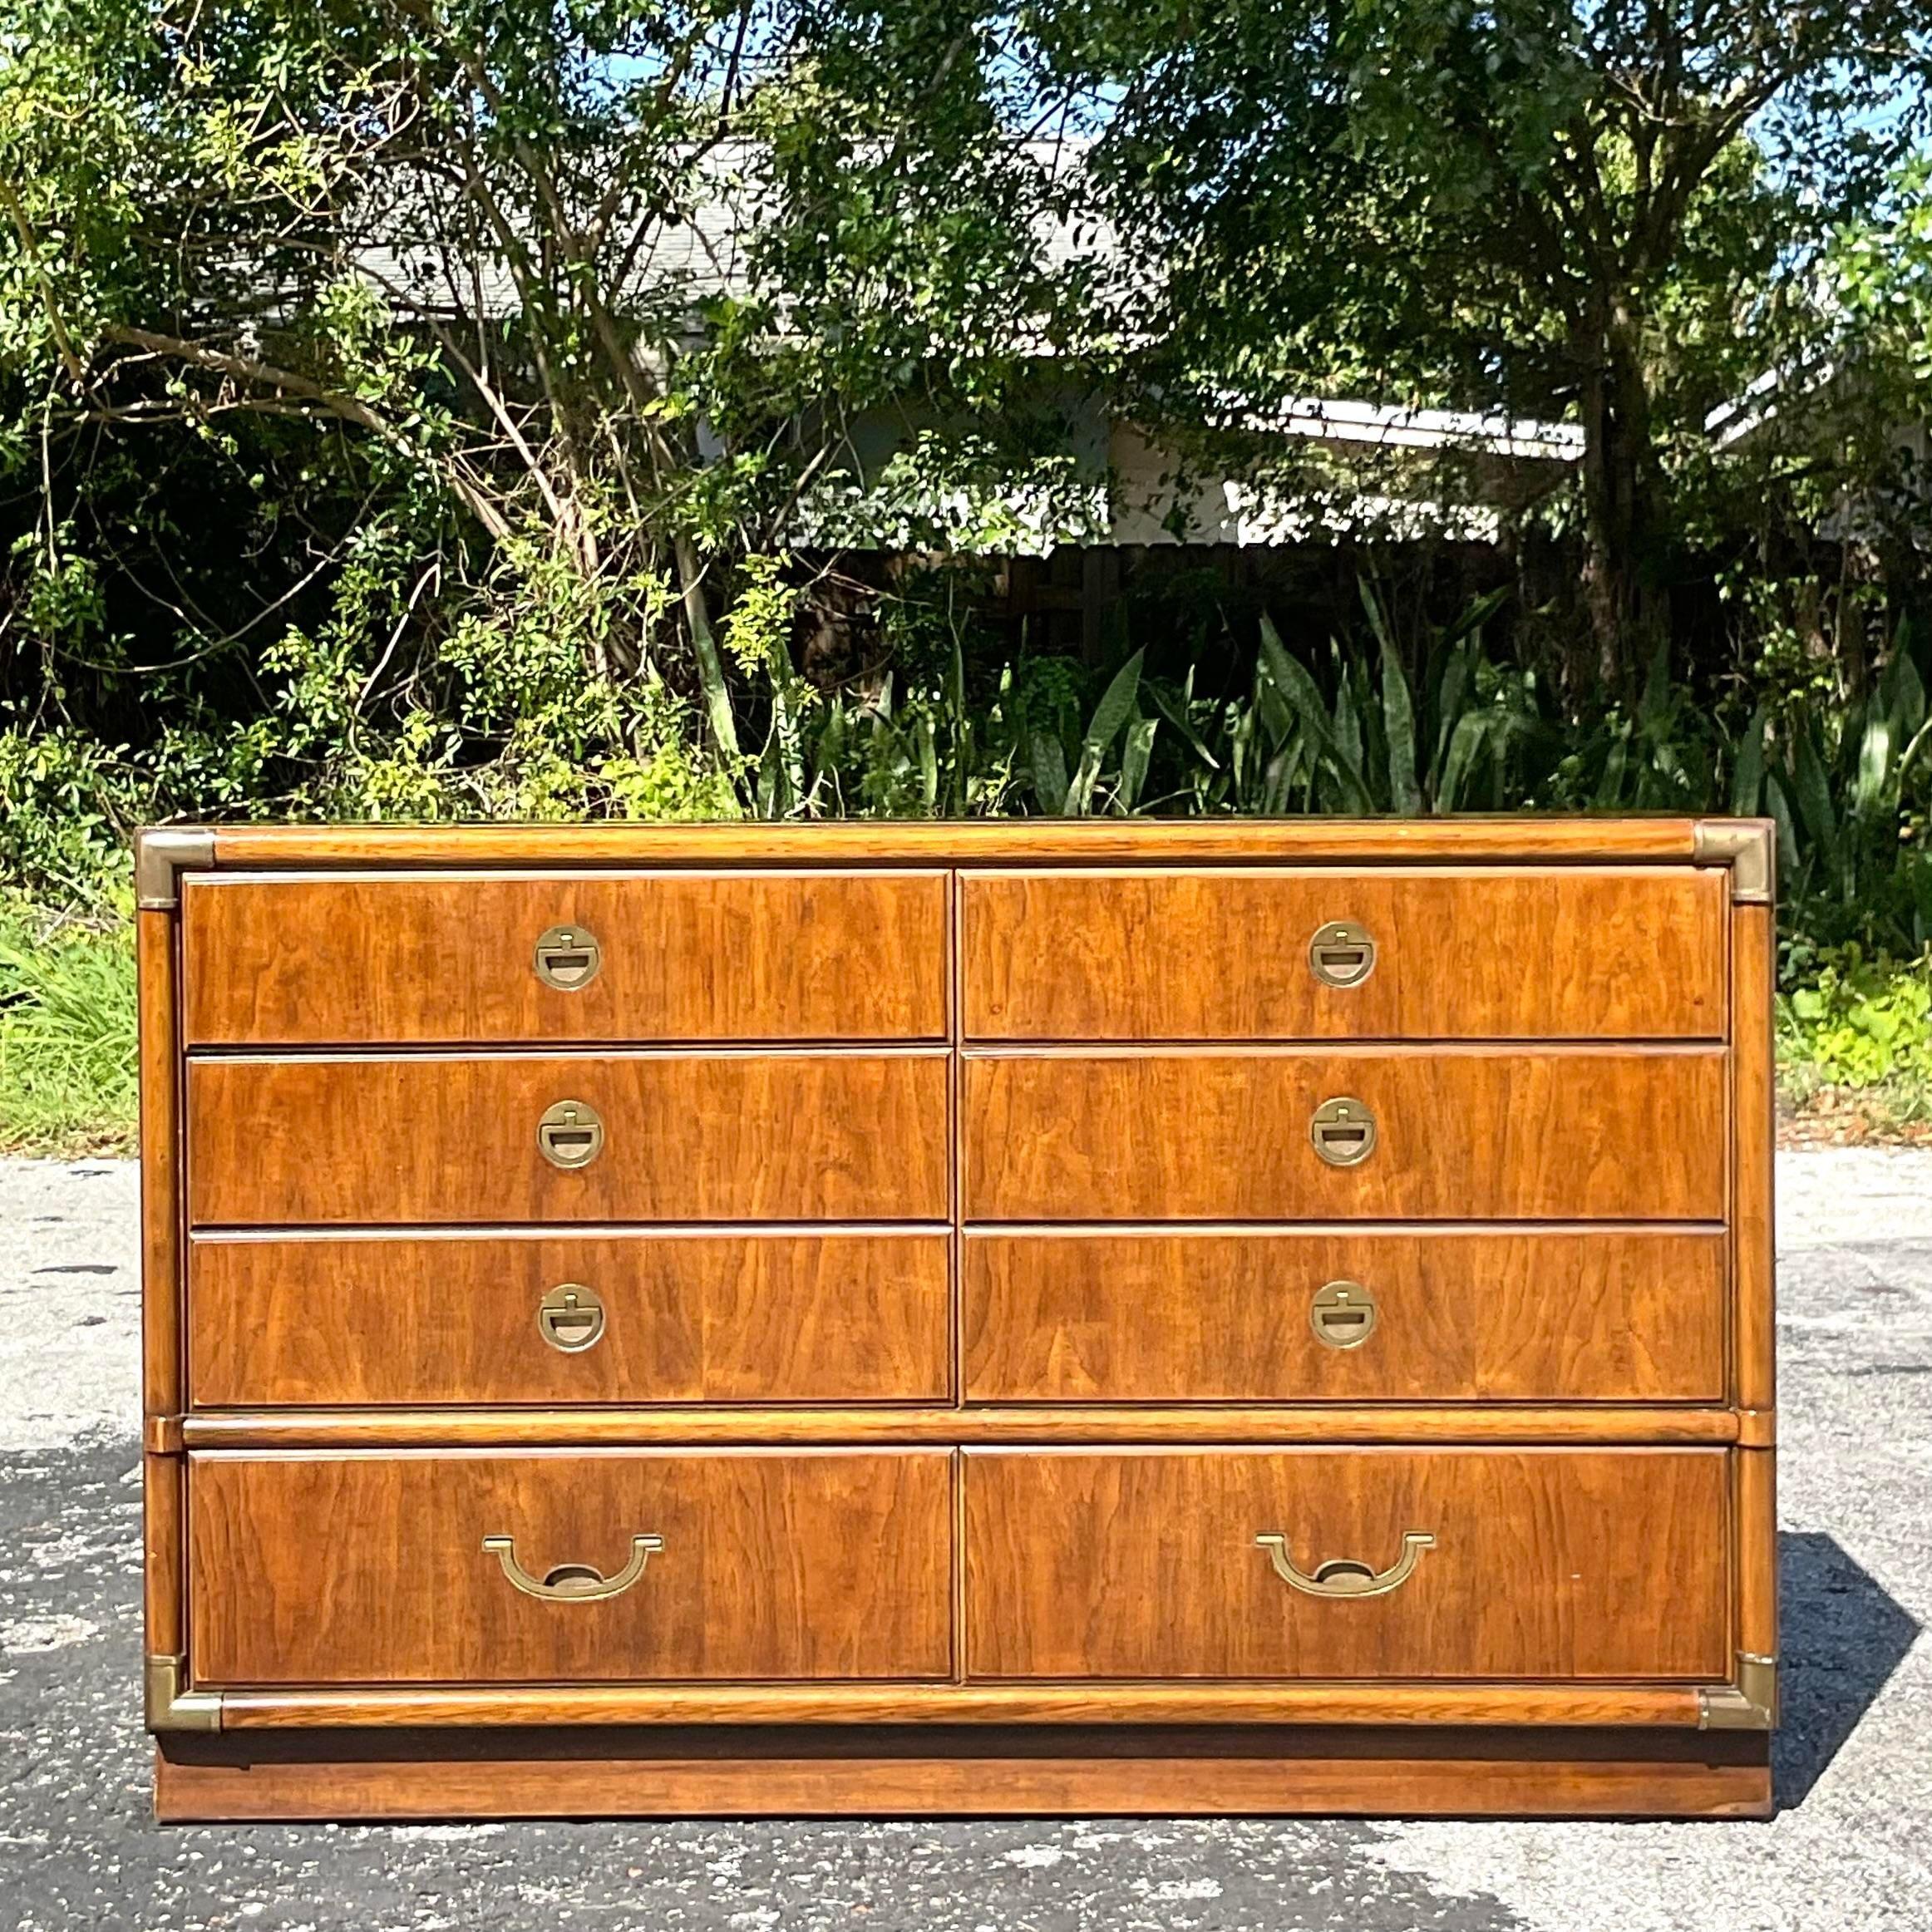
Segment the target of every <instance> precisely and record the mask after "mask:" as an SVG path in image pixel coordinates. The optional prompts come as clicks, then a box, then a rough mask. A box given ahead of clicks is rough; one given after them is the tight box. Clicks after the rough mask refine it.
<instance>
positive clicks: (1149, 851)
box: [142, 816, 1769, 869]
mask: <svg viewBox="0 0 1932 1932" xmlns="http://www.w3.org/2000/svg"><path fill="white" fill-rule="evenodd" d="M1768 834H1769V827H1768V825H1767V823H1766V822H1765V821H1739V820H1726V819H1702V820H1699V819H1692V818H1681V817H1644V818H1633V817H1616V818H1610V817H1600V818H1599V817H1592V816H1565V817H1530V816H1496V817H1476V816H1445V817H1431V818H1412V819H1396V818H1387V819H1336V818H1289V819H1251V818H1243V819H1235V818H1227V819H1135V820H1093V819H1090V820H1056V819H971V820H959V819H954V820H879V819H862V820H854V819H848V820H840V821H830V822H823V823H817V824H796V823H791V824H776V825H774V824H770V823H766V822H762V821H743V820H740V821H729V822H717V823H692V824H653V825H632V824H598V825H535V826H511V825H436V826H367V825H356V826H347V825H327V826H293V825H278V826H265V825H236V826H213V827H207V828H202V827H187V826H170V827H166V828H164V829H162V830H159V831H157V832H151V833H144V834H143V835H142V840H143V845H144V855H145V849H147V848H153V849H155V856H156V857H157V858H158V857H160V855H162V853H163V852H164V851H165V855H166V857H167V859H168V860H169V862H170V863H171V864H173V865H175V866H177V867H181V868H184V869H190V868H198V867H208V866H213V867H217V868H224V867H229V866H264V865H266V866H274V865H317V864H324V865H327V864H335V865H341V864H370V863H377V864H381V863H392V864H416V865H423V864H427V865H475V864H479V863H515V862H518V861H526V862H527V861H539V862H542V863H545V864H556V863H579V864H599V863H602V864H610V863H622V862H624V861H638V860H643V861H649V862H655V863H663V864H683V865H733V864H745V863H762V864H772V863H779V864H783V863H786V862H791V863H797V864H823V863H824V862H826V860H836V861H840V862H843V863H855V864H867V863H870V864H875V865H878V864H888V865H890V864H901V863H919V862H926V863H933V862H938V863H944V864H974V863H1028V862H1041V863H1061V864H1108V863H1115V864H1118V863H1135V862H1140V863H1150V864H1156V865H1173V864H1186V863H1212V862H1215V861H1217V860H1218V861H1249V862H1253V861H1255V860H1279V861H1288V862H1294V861H1301V862H1306V863H1348V862H1357V863H1363V862H1373V861H1378V860H1379V861H1390V860H1394V861H1398V862H1399V861H1402V860H1420V861H1427V862H1436V863H1455V862H1457V861H1465V862H1482V861H1520V862H1536V861H1545V862H1555V863H1560V864H1588V863H1592V862H1597V863H1603V862H1625V863H1630V862H1637V863H1650V864H1668V863H1672V862H1676V863H1678V864H1683V863H1686V862H1696V861H1702V862H1704V863H1712V864H1717V863H1728V862H1730V861H1731V860H1733V859H1735V858H1736V857H1737V855H1738V848H1739V846H1740V845H1746V844H1748V843H1751V842H1752V841H1755V840H1764V839H1766V838H1767V837H1768Z"/></svg>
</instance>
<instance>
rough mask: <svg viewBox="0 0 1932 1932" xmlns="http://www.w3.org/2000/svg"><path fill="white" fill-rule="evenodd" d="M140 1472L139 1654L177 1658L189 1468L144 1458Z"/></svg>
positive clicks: (180, 1461)
mask: <svg viewBox="0 0 1932 1932" xmlns="http://www.w3.org/2000/svg"><path fill="white" fill-rule="evenodd" d="M140 1467H141V1486H140V1498H141V1584H142V1592H141V1649H142V1652H143V1654H145V1655H146V1656H149V1657H179V1656H180V1654H182V1652H183V1651H184V1650H185V1649H186V1648H187V1644H186V1639H185V1632H184V1630H183V1627H182V1618H181V1604H182V1591H181V1570H182V1552H181V1529H182V1515H183V1511H182V1502H183V1497H182V1491H183V1488H184V1487H185V1479H186V1470H187V1464H186V1461H185V1459H184V1458H183V1457H182V1456H179V1455H168V1456H156V1455H148V1456H142V1457H141V1462H140Z"/></svg>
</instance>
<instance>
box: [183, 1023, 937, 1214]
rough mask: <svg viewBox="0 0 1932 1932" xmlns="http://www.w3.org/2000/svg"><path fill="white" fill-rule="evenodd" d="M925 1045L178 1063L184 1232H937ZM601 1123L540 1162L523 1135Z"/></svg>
mask: <svg viewBox="0 0 1932 1932" xmlns="http://www.w3.org/2000/svg"><path fill="white" fill-rule="evenodd" d="M947 1079H948V1066H947V1057H946V1053H945V1050H944V1048H943V1047H940V1048H932V1049H922V1050H919V1051H901V1052H856V1051H851V1052H842V1053H801V1052H788V1053H747V1052H720V1053H687V1052H676V1053H665V1052H632V1053H608V1054H541V1053H538V1054H510V1055H500V1056H477V1057H466V1056H461V1055H447V1054H434V1055H422V1056H407V1055H398V1056H393V1057H391V1056H382V1055H346V1056H340V1057H330V1058H320V1057H313V1058H311V1057H302V1058H293V1059H274V1058H248V1059H214V1060H210V1059H198V1060H193V1061H190V1063H189V1067H188V1198H189V1215H190V1220H191V1221H192V1222H194V1223H197V1224H201V1225H209V1224H226V1225H235V1224H254V1225H263V1224H279V1223H283V1222H289V1221H307V1222H336V1223H355V1224H365V1223H368V1222H397V1223H400V1222H411V1223H426V1222H461V1223H465V1224H475V1223H477V1222H483V1221H491V1220H504V1221H526V1222H527V1221H549V1222H556V1223H574V1222H609V1221H617V1220H638V1221H648V1220H757V1221H763V1220H816V1219H821V1218H822V1219H828V1220H943V1219H944V1217H945V1215H946V1212H947V1205H948V1175H947V1162H946V1154H947V1148H946V1121H947V1110H946V1085H947ZM565 1100H569V1101H576V1102H585V1103H588V1104H589V1106H591V1107H593V1108H594V1109H595V1110H596V1111H597V1112H598V1113H599V1115H600V1116H602V1119H603V1122H604V1146H603V1149H602V1151H601V1152H599V1154H598V1155H597V1156H596V1157H595V1158H594V1160H592V1161H590V1162H589V1165H588V1166H584V1167H581V1168H577V1169H574V1170H564V1169H559V1168H557V1167H554V1166H551V1165H550V1162H549V1161H547V1160H545V1157H544V1156H543V1154H542V1153H541V1152H540V1150H539V1147H538V1143H537V1126H538V1122H539V1121H540V1120H541V1118H542V1117H543V1115H544V1112H545V1109H546V1108H548V1107H549V1106H551V1105H552V1104H553V1103H555V1102H561V1101H565Z"/></svg>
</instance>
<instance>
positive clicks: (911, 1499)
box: [189, 1450, 952, 1684]
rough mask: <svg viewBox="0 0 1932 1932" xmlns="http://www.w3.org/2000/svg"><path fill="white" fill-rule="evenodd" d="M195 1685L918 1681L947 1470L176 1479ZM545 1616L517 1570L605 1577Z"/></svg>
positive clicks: (946, 1631) (261, 1460) (882, 1461)
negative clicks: (643, 1538) (617, 1591)
mask: <svg viewBox="0 0 1932 1932" xmlns="http://www.w3.org/2000/svg"><path fill="white" fill-rule="evenodd" d="M189 1481H190V1505H189V1562H190V1596H189V1601H190V1614H191V1617H192V1623H193V1632H194V1637H193V1642H194V1657H195V1675H196V1678H197V1681H198V1682H200V1683H214V1684H227V1683H257V1684H303V1683H307V1684H332V1683H336V1684H348V1683H432V1684H433V1683H465V1682H468V1683H553V1682H559V1681H561V1682H569V1681H572V1680H576V1681H582V1682H591V1683H609V1682H612V1681H623V1680H626V1679H638V1678H921V1677H927V1678H929V1677H936V1676H939V1675H942V1674H944V1673H947V1672H949V1669H950V1668H951V1614H950V1604H949V1598H948V1583H947V1580H948V1575H949V1545H950V1529H951V1508H952V1481H951V1469H950V1465H949V1459H948V1458H947V1457H946V1456H944V1455H943V1454H938V1453H934V1452H931V1451H920V1450H911V1451H902V1452H896V1453H895V1452H890V1451H878V1452H873V1453H868V1454H849V1455H844V1454H838V1453H835V1452H819V1453H814V1452H811V1451H802V1452H801V1451H793V1452H790V1453H783V1454H760V1453H757V1452H742V1453H738V1454H729V1453H727V1454H722V1455H712V1456H682V1455H677V1454H668V1453H655V1452H652V1451H629V1452H623V1453H609V1452H605V1453H599V1452H598V1451H581V1452H579V1453H575V1454H572V1455H567V1456H559V1455H544V1454H535V1455H531V1454H524V1455H516V1454H503V1455H494V1456H480V1455H465V1454H462V1453H460V1452H459V1453H455V1454H450V1455H442V1456H434V1455H431V1456H386V1457H376V1456H333V1457H332V1456H314V1457H305V1458H294V1457H287V1456H190V1459H189ZM491 1535H509V1536H513V1537H515V1543H516V1554H517V1556H518V1559H519V1560H520V1562H521V1563H522V1564H523V1566H524V1568H525V1570H528V1571H530V1573H531V1574H532V1575H535V1576H537V1577H542V1576H544V1575H545V1573H546V1572H547V1571H548V1570H550V1568H551V1567H552V1566H553V1565H559V1564H586V1565H590V1566H591V1567H592V1568H594V1569H596V1570H601V1571H602V1572H603V1573H604V1575H611V1574H613V1573H614V1572H615V1571H617V1570H620V1569H621V1568H622V1567H623V1564H624V1561H625V1560H626V1558H627V1557H628V1555H629V1554H630V1550H631V1540H632V1538H633V1536H634V1535H657V1536H660V1537H662V1538H663V1549H662V1550H661V1551H660V1552H659V1553H658V1554H657V1555H653V1556H652V1557H651V1558H650V1559H649V1561H648V1565H647V1567H646V1570H645V1572H644V1575H643V1578H642V1580H640V1581H639V1582H638V1583H637V1584H636V1585H634V1586H633V1588H632V1589H629V1590H627V1591H626V1592H625V1593H624V1594H623V1595H621V1596H617V1597H613V1598H609V1599H603V1600H596V1601H579V1602H564V1603H557V1602H550V1601H544V1600H540V1599H536V1598H534V1597H531V1596H528V1595H525V1594H523V1593H522V1592H520V1590H518V1589H515V1588H513V1587H512V1586H511V1585H510V1582H509V1580H507V1579H506V1577H505V1575H504V1573H503V1570H502V1569H501V1567H500V1563H499V1560H498V1559H497V1558H496V1557H495V1556H493V1555H489V1554H487V1553H486V1552H485V1551H484V1550H483V1548H482V1540H483V1539H484V1538H485V1536H491Z"/></svg>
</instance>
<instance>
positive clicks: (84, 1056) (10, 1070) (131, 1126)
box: [0, 899, 136, 1156]
mask: <svg viewBox="0 0 1932 1932" xmlns="http://www.w3.org/2000/svg"><path fill="white" fill-rule="evenodd" d="M135 1049H136V1001H135V979H134V928H133V926H132V924H131V922H130V921H128V920H127V919H112V918H105V919H87V920H81V919H74V918H72V917H71V916H66V915H62V914H52V913H49V912H47V911H46V910H44V909H42V908H39V907H36V906H33V905H31V904H27V903H25V902H23V901H21V900H18V899H0V1153H7V1154H43V1155H52V1156H73V1155H78V1154H131V1153H132V1152H133V1151H134V1146H135V1126H136V1051H135Z"/></svg>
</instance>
